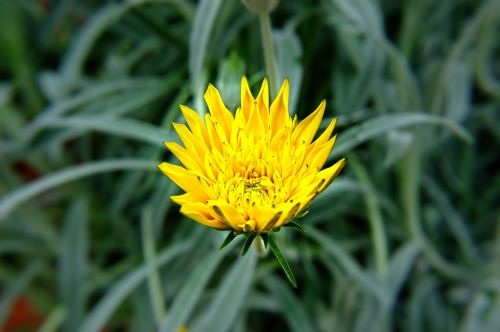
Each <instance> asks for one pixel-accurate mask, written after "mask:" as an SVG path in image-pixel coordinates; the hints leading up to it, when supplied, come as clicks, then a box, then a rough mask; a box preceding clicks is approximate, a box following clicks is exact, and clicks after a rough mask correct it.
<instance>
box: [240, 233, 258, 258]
mask: <svg viewBox="0 0 500 332" xmlns="http://www.w3.org/2000/svg"><path fill="white" fill-rule="evenodd" d="M254 239H255V233H252V234H250V235H248V236H247V239H246V240H245V244H244V245H243V250H242V251H241V256H245V254H246V253H247V251H248V249H249V248H250V246H251V245H252V243H253V240H254Z"/></svg>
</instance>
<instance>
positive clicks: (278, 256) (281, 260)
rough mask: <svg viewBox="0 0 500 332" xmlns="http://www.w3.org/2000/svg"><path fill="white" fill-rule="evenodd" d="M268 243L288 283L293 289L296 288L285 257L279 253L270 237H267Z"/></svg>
mask: <svg viewBox="0 0 500 332" xmlns="http://www.w3.org/2000/svg"><path fill="white" fill-rule="evenodd" d="M268 241H269V246H270V247H271V250H272V251H273V254H274V256H276V259H277V260H278V263H279V264H280V265H281V268H282V269H283V271H284V272H285V274H286V277H287V278H288V281H290V283H291V284H292V286H293V287H295V288H297V282H296V281H295V276H294V275H293V272H292V269H291V268H290V265H288V262H287V261H286V259H285V257H284V256H283V255H282V254H281V251H280V249H279V248H278V246H277V245H276V243H275V242H274V240H273V238H272V236H269V240H268Z"/></svg>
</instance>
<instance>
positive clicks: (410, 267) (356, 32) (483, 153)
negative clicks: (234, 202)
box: [0, 0, 500, 332]
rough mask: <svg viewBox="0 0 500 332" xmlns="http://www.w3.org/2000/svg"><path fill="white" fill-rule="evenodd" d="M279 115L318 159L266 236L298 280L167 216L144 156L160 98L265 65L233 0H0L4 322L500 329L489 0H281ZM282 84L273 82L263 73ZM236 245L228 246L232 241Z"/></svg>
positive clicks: (155, 151) (172, 117)
mask: <svg viewBox="0 0 500 332" xmlns="http://www.w3.org/2000/svg"><path fill="white" fill-rule="evenodd" d="M271 21H272V24H273V29H274V30H273V38H274V45H275V52H276V60H277V65H278V75H279V79H280V80H282V79H283V78H284V77H288V78H289V80H290V88H291V90H290V95H291V96H290V99H291V100H290V113H291V114H297V116H298V117H299V118H304V117H305V116H307V115H308V114H309V113H310V112H312V111H313V110H314V109H315V108H316V106H317V105H318V104H319V103H320V101H321V100H322V99H323V98H325V99H326V100H327V111H326V113H325V120H324V122H323V123H322V128H324V127H325V126H326V124H327V123H328V122H329V119H331V118H332V117H338V125H337V128H336V132H338V133H339V139H338V141H337V144H336V146H335V147H334V149H333V152H332V154H331V156H330V159H329V162H328V165H330V164H332V163H333V162H334V161H336V160H338V159H339V158H340V157H342V156H347V157H348V158H349V161H348V163H347V166H346V168H345V169H344V170H343V172H342V173H341V175H340V176H339V177H338V179H337V180H335V181H334V183H333V184H332V186H331V187H329V188H328V189H327V190H326V191H325V192H324V193H322V194H321V195H320V196H319V197H318V198H317V200H316V201H315V203H314V204H313V205H312V206H311V208H310V213H309V214H308V215H307V216H305V217H304V218H303V219H300V222H301V223H302V225H303V226H304V229H305V232H304V233H300V232H294V231H293V230H290V229H284V230H282V231H280V232H279V233H277V234H276V236H275V239H276V241H277V242H278V244H279V245H280V248H281V250H282V252H283V254H284V255H285V256H286V257H287V259H288V261H289V263H290V265H291V267H292V269H293V271H294V273H295V276H296V278H297V282H298V289H294V288H292V287H291V286H290V285H289V284H288V282H287V279H286V277H285V276H284V274H283V273H282V271H281V269H280V267H279V265H278V264H277V263H276V261H275V260H274V259H273V258H272V257H271V256H269V257H267V258H264V259H258V258H257V257H256V255H255V253H253V251H252V250H251V252H250V253H249V254H248V255H247V256H245V257H240V256H239V252H240V249H241V245H242V243H241V241H239V243H235V244H234V245H231V246H229V247H227V248H225V249H223V250H221V251H219V250H218V247H219V246H220V244H221V243H222V241H223V239H224V237H225V235H226V234H225V233H222V232H217V231H215V230H211V229H207V228H205V227H203V226H201V225H199V224H197V223H195V222H193V221H191V220H187V219H186V218H184V217H182V216H181V215H180V214H179V213H178V210H179V208H178V206H175V205H173V204H172V202H171V201H170V200H169V198H168V197H169V196H170V195H173V194H177V193H178V192H179V190H178V188H177V187H176V186H175V185H174V184H173V183H172V182H171V181H170V180H168V179H167V178H166V177H165V176H164V175H162V174H161V172H160V171H158V169H157V168H156V165H157V164H158V163H159V162H161V161H173V160H174V158H173V157H172V156H171V155H170V154H169V153H168V151H167V150H166V149H165V148H164V147H163V145H162V142H163V141H167V140H176V137H175V135H174V134H173V129H172V126H171V122H172V121H182V120H181V118H180V111H179V107H178V105H179V104H185V105H189V106H192V107H193V108H195V109H196V110H197V111H198V112H200V113H202V112H204V111H205V108H206V106H205V104H204V101H203V93H204V92H205V89H206V87H207V85H208V83H213V84H214V85H215V86H217V87H218V88H219V89H220V91H221V94H222V97H223V99H224V101H225V102H226V105H227V106H228V108H229V109H230V110H232V111H234V110H235V108H236V107H237V106H238V105H239V98H240V93H239V88H240V86H239V85H240V80H241V76H242V75H243V74H245V75H247V77H248V79H249V82H250V85H251V88H252V90H253V92H254V94H255V93H256V92H257V91H256V89H258V87H259V86H260V82H261V80H262V78H263V77H264V76H265V66H264V59H263V55H262V46H261V39H260V33H259V22H258V19H257V17H256V16H255V15H254V14H252V13H250V12H248V11H247V10H246V9H245V7H244V6H243V5H242V4H241V3H240V2H239V1H234V0H202V1H199V2H196V1H187V0H149V1H147V0H128V1H127V0H123V1H95V0H89V1H74V0H38V1H35V0H19V1H14V0H0V326H3V328H0V330H2V331H21V330H22V329H23V328H24V330H23V331H36V330H38V329H41V330H42V331H82V332H86V331H124V330H126V331H176V330H177V329H178V327H179V326H185V327H187V329H188V330H189V331H221V332H223V331H241V332H243V331H264V330H265V331H270V330H273V331H296V332H308V331H411V332H421V331H422V332H423V331H463V332H473V331H486V332H488V331H491V332H493V331H498V330H499V329H500V263H499V262H500V226H499V225H500V223H499V222H500V210H499V206H500V204H499V203H500V175H499V174H498V165H499V164H500V163H499V155H498V149H499V140H500V136H499V134H500V131H499V127H500V119H499V111H500V109H499V107H500V81H499V77H500V62H499V61H498V58H499V56H500V40H499V38H498V32H499V31H500V3H499V2H498V1H494V0H492V1H473V0H458V1H456V0H443V1H439V2H436V1H432V0H408V1H396V0H379V1H375V0H324V1H307V0H302V1H298V0H297V1H292V0H289V1H281V2H280V4H279V5H278V7H277V9H276V10H275V11H274V12H273V13H272V15H271ZM280 83H281V81H280ZM235 242H238V241H235Z"/></svg>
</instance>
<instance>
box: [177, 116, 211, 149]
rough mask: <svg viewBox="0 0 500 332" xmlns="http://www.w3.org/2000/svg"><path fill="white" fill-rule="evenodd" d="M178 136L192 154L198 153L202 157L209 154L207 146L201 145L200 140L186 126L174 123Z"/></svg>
mask: <svg viewBox="0 0 500 332" xmlns="http://www.w3.org/2000/svg"><path fill="white" fill-rule="evenodd" d="M172 126H173V127H174V129H175V131H176V132H177V135H179V138H180V139H181V141H182V143H183V144H184V146H185V147H186V149H188V150H190V151H191V153H196V154H198V155H200V156H203V155H205V154H206V153H208V150H207V148H206V146H204V145H202V144H200V139H198V138H196V137H195V136H194V135H193V133H192V132H191V131H190V130H189V129H188V127H186V125H183V124H180V123H172Z"/></svg>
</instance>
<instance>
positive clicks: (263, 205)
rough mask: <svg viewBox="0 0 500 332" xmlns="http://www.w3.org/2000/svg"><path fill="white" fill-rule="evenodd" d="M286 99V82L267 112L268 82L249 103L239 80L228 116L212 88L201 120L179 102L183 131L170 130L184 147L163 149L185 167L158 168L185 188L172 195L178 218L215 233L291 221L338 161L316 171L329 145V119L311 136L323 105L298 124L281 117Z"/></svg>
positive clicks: (255, 229) (331, 140)
mask: <svg viewBox="0 0 500 332" xmlns="http://www.w3.org/2000/svg"><path fill="white" fill-rule="evenodd" d="M288 94H289V87H288V80H285V81H284V83H283V85H282V87H281V90H280V91H279V94H278V96H277V97H276V99H275V100H274V101H273V103H272V104H271V106H270V107H269V89H268V84H267V81H266V80H265V79H264V81H263V83H262V87H261V89H260V92H259V94H258V96H257V98H256V99H254V97H253V96H252V93H251V92H250V88H249V87H248V82H247V80H246V78H245V77H243V78H242V80H241V107H239V108H238V109H237V110H236V112H235V115H234V116H233V114H232V113H231V112H230V111H229V110H228V109H227V108H226V107H225V106H224V102H223V101H222V98H221V96H220V94H219V91H218V90H217V89H216V88H215V87H214V86H213V85H209V87H208V89H207V92H206V93H205V101H206V103H207V105H208V109H209V113H207V114H205V121H203V120H202V118H201V117H200V116H199V115H198V113H196V112H195V111H193V110H192V109H190V108H189V107H186V106H182V105H181V111H182V114H183V115H184V118H185V119H186V122H187V126H186V125H184V124H178V123H174V124H173V126H174V128H175V130H176V132H177V134H178V135H179V137H180V139H181V141H182V143H183V144H184V147H182V146H180V145H179V144H177V143H175V142H167V143H166V144H165V145H166V146H167V148H168V149H169V150H170V151H171V152H172V153H173V154H174V155H175V156H176V157H177V158H178V159H179V160H180V162H181V163H182V164H184V167H181V166H177V165H172V164H169V163H166V162H164V163H162V164H160V165H159V168H160V169H161V171H163V173H165V175H167V176H168V177H169V178H170V179H171V180H172V181H174V182H175V183H176V184H177V185H178V186H179V187H181V188H182V189H183V190H184V191H185V193H184V194H182V195H179V196H172V197H171V199H172V200H173V201H174V202H175V203H177V204H179V205H181V209H180V212H181V213H183V214H184V215H186V216H187V217H189V218H191V219H193V220H195V221H197V222H199V223H201V224H203V225H206V226H209V227H212V228H216V229H233V230H234V231H235V232H236V233H257V234H260V233H268V232H270V231H273V230H275V229H277V228H279V227H281V226H284V225H285V224H287V223H289V222H290V221H293V220H294V218H296V217H297V215H300V214H301V212H302V211H304V209H306V208H307V207H308V206H309V205H310V204H311V201H312V200H313V199H314V198H315V197H316V196H317V195H318V194H319V193H321V192H322V191H323V190H324V189H325V188H326V187H327V186H328V185H329V184H330V183H331V182H332V181H333V180H334V179H335V177H336V176H337V175H338V174H339V172H340V171H341V169H342V168H343V167H344V164H345V158H343V159H341V160H339V161H338V162H337V163H335V164H334V165H333V166H330V167H328V168H326V169H323V170H321V168H322V167H323V165H324V163H325V162H326V160H327V158H328V155H329V154H330V151H331V150H332V148H333V145H334V143H335V139H336V135H335V136H333V137H330V136H331V134H332V131H333V129H334V127H335V122H336V121H335V119H333V120H332V121H331V122H330V124H329V125H328V127H327V128H326V129H325V131H324V132H323V133H322V134H321V135H319V136H318V137H317V138H316V139H314V138H315V135H316V131H317V130H318V127H319V125H320V122H321V120H322V118H323V114H324V112H325V105H326V102H325V100H323V101H322V102H321V104H320V105H319V106H318V108H317V109H316V110H315V111H314V112H313V113H312V114H311V115H309V116H308V117H307V118H305V119H304V120H303V121H301V122H298V121H297V117H295V118H294V119H293V120H292V119H291V118H290V116H289V114H288Z"/></svg>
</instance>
